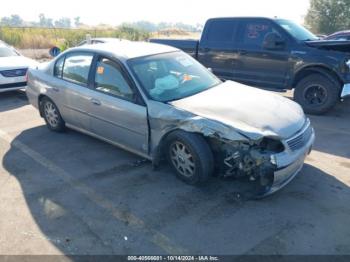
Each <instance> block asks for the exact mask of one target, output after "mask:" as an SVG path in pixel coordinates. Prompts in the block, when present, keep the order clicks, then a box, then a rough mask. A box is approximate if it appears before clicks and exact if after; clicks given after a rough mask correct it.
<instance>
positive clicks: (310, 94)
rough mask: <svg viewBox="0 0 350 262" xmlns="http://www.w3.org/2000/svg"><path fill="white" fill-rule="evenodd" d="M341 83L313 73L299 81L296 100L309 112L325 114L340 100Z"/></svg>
mask: <svg viewBox="0 0 350 262" xmlns="http://www.w3.org/2000/svg"><path fill="white" fill-rule="evenodd" d="M339 90H340V85H339V83H338V82H337V81H336V80H334V81H331V80H330V79H329V78H328V77H326V76H323V75H321V74H311V75H309V76H307V77H305V78H303V79H302V80H300V81H299V83H298V84H297V86H296V87H295V91H294V100H295V101H296V102H298V103H299V104H300V105H301V106H302V107H303V109H304V111H305V113H309V114H315V115H319V114H324V113H326V112H327V111H329V110H330V109H332V108H333V107H334V106H335V105H336V103H337V102H338V100H339V92H340V91H339Z"/></svg>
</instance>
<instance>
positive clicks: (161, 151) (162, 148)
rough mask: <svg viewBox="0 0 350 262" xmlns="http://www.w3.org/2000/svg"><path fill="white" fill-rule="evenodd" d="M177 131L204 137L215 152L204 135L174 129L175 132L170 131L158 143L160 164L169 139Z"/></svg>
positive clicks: (157, 150) (157, 159)
mask: <svg viewBox="0 0 350 262" xmlns="http://www.w3.org/2000/svg"><path fill="white" fill-rule="evenodd" d="M175 131H183V132H187V133H193V134H198V135H200V136H202V137H203V138H204V140H205V141H206V142H207V143H208V145H209V147H210V150H211V151H213V149H212V147H211V145H210V143H209V140H208V138H207V137H205V136H204V135H203V134H201V133H198V132H189V131H186V130H183V129H181V128H177V129H173V130H170V131H169V132H168V133H166V134H165V135H163V137H162V138H161V139H160V141H159V143H158V146H157V149H156V157H155V159H156V162H159V161H161V160H162V158H163V156H164V154H165V149H166V148H165V146H166V141H167V138H168V136H169V135H170V134H172V133H173V132H175Z"/></svg>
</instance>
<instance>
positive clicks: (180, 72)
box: [128, 52, 221, 102]
mask: <svg viewBox="0 0 350 262" xmlns="http://www.w3.org/2000/svg"><path fill="white" fill-rule="evenodd" d="M128 64H129V66H130V68H131V70H132V72H133V73H134V75H135V76H136V78H137V80H138V81H139V83H140V84H141V86H142V87H143V89H144V90H145V91H146V92H147V94H148V95H149V96H150V97H151V98H152V99H154V100H156V101H160V102H167V101H172V100H178V99H181V98H184V97H187V96H191V95H194V94H197V93H199V92H202V91H204V90H206V89H209V88H211V87H213V86H215V85H218V84H219V83H221V81H220V80H219V79H218V78H216V77H215V76H214V75H213V74H212V73H210V72H209V71H208V70H207V69H206V68H205V67H203V66H202V65H201V64H200V63H198V62H197V61H196V60H194V59H193V58H192V57H190V56H189V55H187V54H185V53H183V52H172V53H166V54H159V55H152V56H147V57H143V58H135V59H131V60H129V61H128Z"/></svg>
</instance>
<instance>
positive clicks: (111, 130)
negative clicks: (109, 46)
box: [89, 56, 148, 154]
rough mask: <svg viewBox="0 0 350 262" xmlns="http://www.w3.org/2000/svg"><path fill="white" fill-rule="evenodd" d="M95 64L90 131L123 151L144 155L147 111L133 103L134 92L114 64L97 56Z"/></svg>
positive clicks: (146, 146)
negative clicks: (123, 149)
mask: <svg viewBox="0 0 350 262" xmlns="http://www.w3.org/2000/svg"><path fill="white" fill-rule="evenodd" d="M95 63H96V64H95V66H94V68H93V70H94V73H95V76H94V95H93V97H92V98H91V104H90V112H89V113H90V116H91V128H92V131H93V132H94V133H95V134H96V135H98V136H100V137H102V138H104V139H107V140H109V141H111V142H113V143H116V144H118V145H119V146H121V147H124V148H125V149H128V150H131V151H136V152H141V153H143V154H147V153H148V121H147V109H146V106H144V105H141V104H140V103H138V102H136V99H135V98H136V96H137V95H138V93H137V90H136V88H134V87H133V86H132V84H131V82H130V80H129V79H128V77H127V76H126V74H125V73H124V71H123V69H122V67H121V66H120V65H119V63H117V62H116V61H114V60H112V59H109V58H107V57H103V56H100V57H99V58H98V59H97V61H96V62H95Z"/></svg>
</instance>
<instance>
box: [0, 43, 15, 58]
mask: <svg viewBox="0 0 350 262" xmlns="http://www.w3.org/2000/svg"><path fill="white" fill-rule="evenodd" d="M8 56H18V53H17V52H16V51H15V50H14V49H11V48H8V47H4V46H0V57H8Z"/></svg>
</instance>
